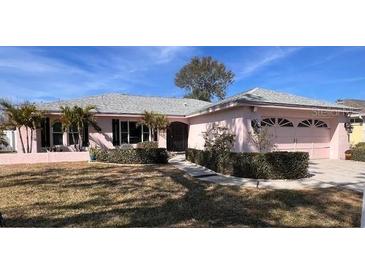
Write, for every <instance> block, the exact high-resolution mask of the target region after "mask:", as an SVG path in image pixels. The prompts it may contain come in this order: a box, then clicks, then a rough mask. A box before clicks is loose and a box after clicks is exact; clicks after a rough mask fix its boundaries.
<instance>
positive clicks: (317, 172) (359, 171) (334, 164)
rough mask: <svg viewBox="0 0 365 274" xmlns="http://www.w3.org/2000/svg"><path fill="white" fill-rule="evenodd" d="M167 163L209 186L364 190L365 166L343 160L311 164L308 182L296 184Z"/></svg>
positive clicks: (180, 160) (181, 159)
mask: <svg viewBox="0 0 365 274" xmlns="http://www.w3.org/2000/svg"><path fill="white" fill-rule="evenodd" d="M169 162H170V163H171V164H172V165H174V166H175V167H176V168H178V169H180V170H182V171H185V172H186V173H188V174H189V175H191V176H193V177H195V178H197V179H199V180H202V181H207V182H211V183H217V184H223V185H239V186H247V187H257V186H258V187H260V188H274V189H306V188H327V187H333V186H337V187H344V188H349V189H353V190H356V191H359V192H362V191H363V190H364V189H365V163H364V162H354V161H342V160H313V161H311V162H310V167H309V172H310V174H311V175H312V176H311V177H309V178H305V179H299V180H263V179H250V178H239V177H234V176H228V175H223V174H220V173H216V172H214V171H212V170H209V169H207V168H205V167H202V166H199V165H196V164H193V163H191V162H188V161H186V160H185V155H183V154H179V155H175V156H174V157H172V158H171V159H170V160H169Z"/></svg>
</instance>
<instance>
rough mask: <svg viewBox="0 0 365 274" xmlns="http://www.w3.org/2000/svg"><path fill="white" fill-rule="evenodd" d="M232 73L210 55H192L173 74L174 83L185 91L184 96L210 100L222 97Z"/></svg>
mask: <svg viewBox="0 0 365 274" xmlns="http://www.w3.org/2000/svg"><path fill="white" fill-rule="evenodd" d="M233 78H234V74H233V72H232V71H230V70H228V69H227V68H226V67H225V65H224V64H222V63H220V62H218V61H216V60H214V59H213V58H212V57H210V56H208V57H201V58H199V57H194V58H192V59H191V61H190V63H188V64H186V65H185V66H184V67H183V68H182V69H181V70H180V71H179V72H178V73H177V74H176V76H175V85H176V86H178V87H180V88H183V89H185V90H186V91H187V94H186V95H185V98H193V99H199V100H203V101H208V102H210V101H211V100H212V99H213V98H214V97H217V98H218V99H221V100H222V99H224V97H225V96H226V89H227V87H228V86H229V85H230V84H232V83H233Z"/></svg>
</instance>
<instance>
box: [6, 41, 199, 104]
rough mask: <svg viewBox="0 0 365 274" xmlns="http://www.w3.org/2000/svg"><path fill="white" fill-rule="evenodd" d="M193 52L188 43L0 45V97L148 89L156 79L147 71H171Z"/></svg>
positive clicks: (74, 94) (43, 96)
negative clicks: (99, 45)
mask: <svg viewBox="0 0 365 274" xmlns="http://www.w3.org/2000/svg"><path fill="white" fill-rule="evenodd" d="M192 52H194V48H192V47H0V97H4V96H5V97H6V96H7V97H9V96H12V97H14V98H24V99H32V98H34V99H36V100H38V99H41V100H50V99H52V98H71V97H79V96H84V95H88V94H92V93H98V92H109V91H123V92H127V91H128V90H129V91H134V90H135V89H136V87H139V88H143V89H145V90H152V89H153V88H155V89H156V88H157V87H156V84H159V83H156V82H154V81H151V79H150V77H151V73H155V75H156V72H159V74H161V73H162V74H161V75H163V72H162V71H163V70H162V69H165V70H169V69H170V70H169V71H174V69H175V68H174V66H176V65H179V64H180V62H182V60H185V58H187V56H189V54H191V53H192ZM161 67H163V68H161ZM171 68H172V69H171ZM155 77H156V76H155ZM159 89H161V85H160V84H159ZM140 92H143V91H140Z"/></svg>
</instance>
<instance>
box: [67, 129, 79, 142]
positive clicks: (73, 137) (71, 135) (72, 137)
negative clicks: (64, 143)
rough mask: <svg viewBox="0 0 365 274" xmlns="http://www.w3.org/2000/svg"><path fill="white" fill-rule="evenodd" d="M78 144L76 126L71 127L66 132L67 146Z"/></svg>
mask: <svg viewBox="0 0 365 274" xmlns="http://www.w3.org/2000/svg"><path fill="white" fill-rule="evenodd" d="M78 143H79V133H78V132H77V126H76V125H72V126H71V127H70V129H69V131H68V144H69V145H75V144H78Z"/></svg>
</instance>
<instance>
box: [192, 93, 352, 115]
mask: <svg viewBox="0 0 365 274" xmlns="http://www.w3.org/2000/svg"><path fill="white" fill-rule="evenodd" d="M230 103H248V104H251V103H252V104H253V105H278V106H279V105H280V106H292V107H308V108H311V107H315V108H325V109H338V110H349V111H356V109H355V108H351V107H348V106H345V105H341V104H336V103H332V102H326V101H320V100H315V99H311V98H307V97H302V96H297V95H293V94H290V93H285V92H278V91H273V90H269V89H264V88H254V89H251V90H249V91H247V92H243V93H239V94H237V95H234V96H231V97H228V98H226V99H224V100H222V101H219V102H217V103H214V104H212V105H210V106H208V107H205V108H203V109H200V110H199V111H198V112H202V111H204V110H208V109H210V108H213V109H214V108H219V107H221V106H223V105H226V104H230ZM198 112H196V113H198Z"/></svg>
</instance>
